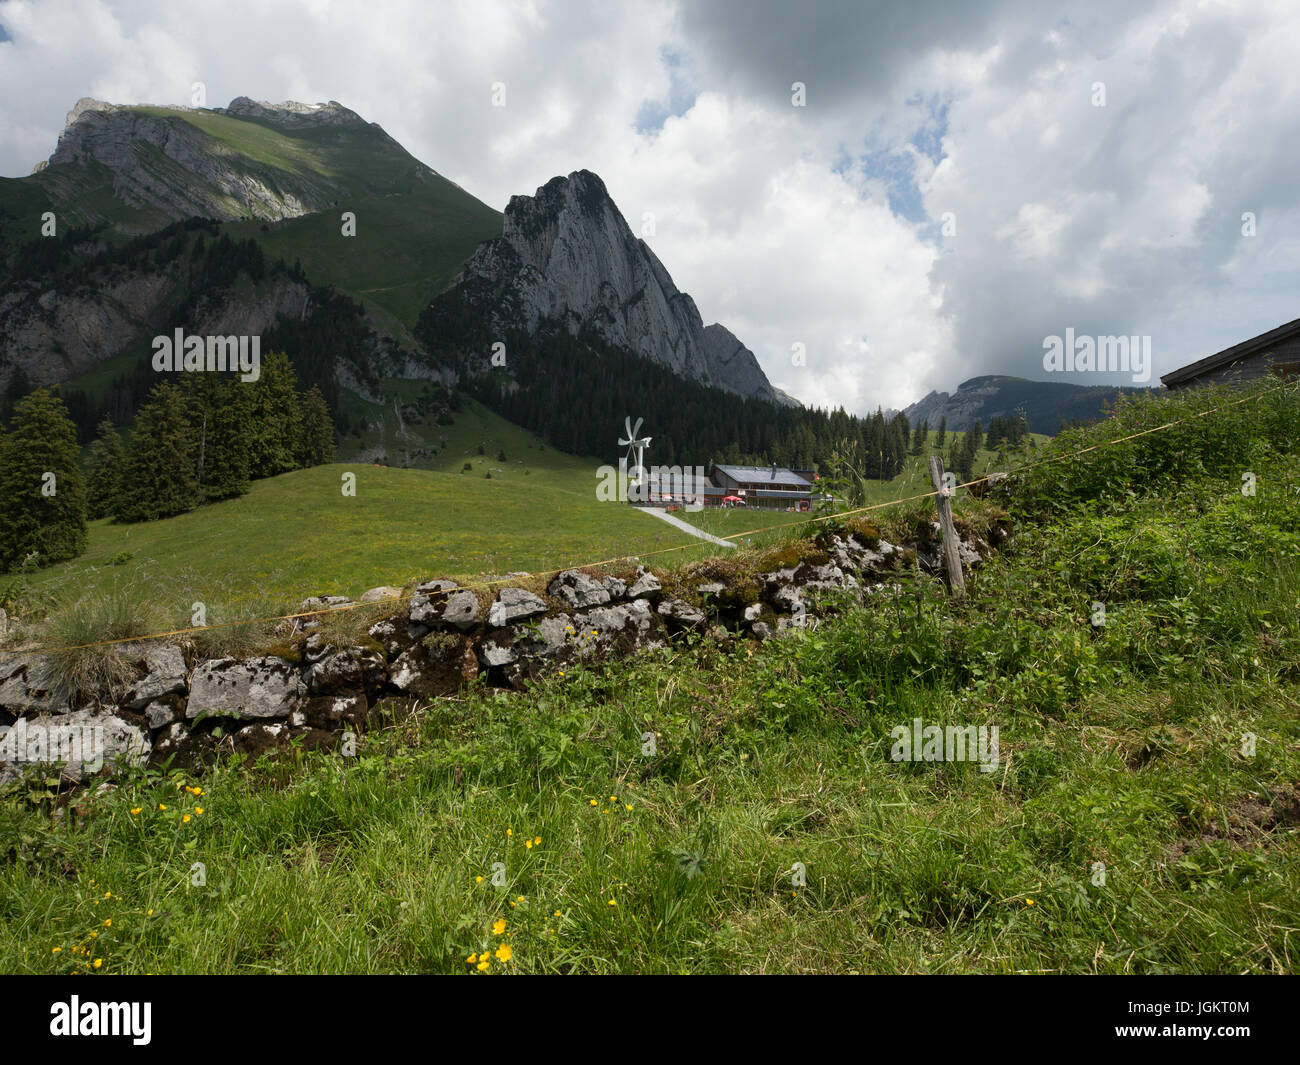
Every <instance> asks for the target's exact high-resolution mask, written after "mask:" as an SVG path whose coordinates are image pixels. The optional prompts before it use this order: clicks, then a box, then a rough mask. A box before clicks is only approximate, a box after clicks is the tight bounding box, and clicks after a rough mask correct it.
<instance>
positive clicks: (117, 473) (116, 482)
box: [86, 416, 126, 518]
mask: <svg viewBox="0 0 1300 1065" xmlns="http://www.w3.org/2000/svg"><path fill="white" fill-rule="evenodd" d="M87 459H88V461H87V463H86V478H87V482H88V483H87V498H86V516H87V517H90V518H107V517H108V516H109V515H110V514H112V513H113V507H114V505H115V504H116V502H117V495H118V493H119V492H120V491H121V490H122V470H123V467H125V466H126V448H124V447H123V446H122V438H121V436H119V435H118V432H117V427H116V426H114V425H113V419H112V418H109V417H108V416H105V417H104V419H103V420H102V421H101V422H100V423H99V427H98V429H97V430H96V436H95V439H94V442H93V443H92V444H91V445H90V448H89V449H88V454H87Z"/></svg>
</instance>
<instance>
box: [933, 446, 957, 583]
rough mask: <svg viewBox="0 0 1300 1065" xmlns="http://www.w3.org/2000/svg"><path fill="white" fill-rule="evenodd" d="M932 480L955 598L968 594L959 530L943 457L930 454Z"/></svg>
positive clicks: (944, 555)
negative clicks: (958, 542)
mask: <svg viewBox="0 0 1300 1065" xmlns="http://www.w3.org/2000/svg"><path fill="white" fill-rule="evenodd" d="M930 480H931V481H932V482H933V483H934V490H935V491H936V492H938V493H939V495H938V496H937V497H936V498H937V501H938V504H939V528H940V530H941V531H942V533H943V568H944V569H945V570H946V571H947V573H948V592H949V594H950V595H951V596H952V597H953V598H954V599H960V598H961V597H962V596H963V595H965V594H966V579H965V578H964V577H963V576H962V572H961V555H960V554H958V553H957V530H956V529H954V528H953V525H952V499H951V497H950V496H949V494H948V485H947V484H946V483H945V482H944V479H943V459H941V458H940V457H939V456H938V455H931V456H930Z"/></svg>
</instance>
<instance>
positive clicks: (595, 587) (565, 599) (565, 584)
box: [546, 569, 610, 610]
mask: <svg viewBox="0 0 1300 1065" xmlns="http://www.w3.org/2000/svg"><path fill="white" fill-rule="evenodd" d="M546 592H547V594H548V595H552V596H554V597H555V598H556V599H558V600H560V602H562V603H563V604H564V605H565V606H567V607H569V608H570V609H571V610H585V609H586V608H587V607H593V606H600V605H601V604H602V603H608V602H609V598H610V597H609V591H608V590H607V589H606V588H605V586H604V585H603V584H602V583H601V582H600V581H598V580H596V578H595V577H592V576H591V575H590V574H587V573H583V572H582V570H577V569H569V570H565V571H564V572H563V573H560V574H558V575H557V576H556V577H555V579H554V580H553V581H551V583H550V584H549V585H548V586H547V589H546Z"/></svg>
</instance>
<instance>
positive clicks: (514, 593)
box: [488, 588, 603, 628]
mask: <svg viewBox="0 0 1300 1065" xmlns="http://www.w3.org/2000/svg"><path fill="white" fill-rule="evenodd" d="M602 590H603V589H602ZM548 609H549V608H548V607H547V605H546V602H545V601H544V600H543V599H542V598H541V597H540V596H536V595H534V594H533V593H532V592H529V591H525V590H524V589H523V588H502V589H501V591H500V592H498V593H497V598H496V601H495V602H494V603H493V604H492V609H491V610H490V612H489V613H488V624H489V625H492V626H493V627H495V628H501V627H502V626H503V625H509V624H510V623H511V622H515V621H527V620H528V619H529V618H535V617H538V616H540V615H542V614H545V613H546V612H547V610H548Z"/></svg>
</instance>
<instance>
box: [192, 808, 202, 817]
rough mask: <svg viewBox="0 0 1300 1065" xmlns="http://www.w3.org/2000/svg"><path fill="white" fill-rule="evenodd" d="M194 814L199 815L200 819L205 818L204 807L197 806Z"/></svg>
mask: <svg viewBox="0 0 1300 1065" xmlns="http://www.w3.org/2000/svg"><path fill="white" fill-rule="evenodd" d="M194 812H195V813H196V814H198V815H199V816H200V817H202V816H203V807H202V806H196V807H194Z"/></svg>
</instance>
